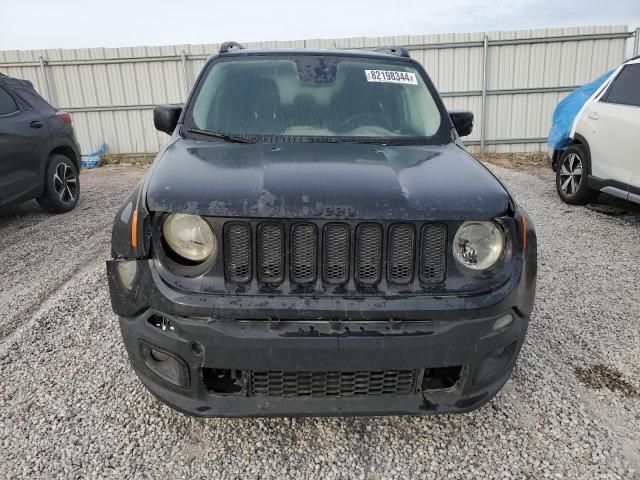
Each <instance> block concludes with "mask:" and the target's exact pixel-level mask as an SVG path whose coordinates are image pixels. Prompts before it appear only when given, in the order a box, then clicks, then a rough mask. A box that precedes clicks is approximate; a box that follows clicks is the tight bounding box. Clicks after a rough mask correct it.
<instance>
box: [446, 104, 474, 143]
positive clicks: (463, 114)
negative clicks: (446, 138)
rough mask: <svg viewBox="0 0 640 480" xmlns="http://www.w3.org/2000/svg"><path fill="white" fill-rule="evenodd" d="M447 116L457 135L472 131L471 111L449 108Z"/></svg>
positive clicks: (463, 135) (465, 134)
mask: <svg viewBox="0 0 640 480" xmlns="http://www.w3.org/2000/svg"><path fill="white" fill-rule="evenodd" d="M449 116H450V117H451V121H452V122H453V126H454V127H456V131H457V132H458V135H460V136H461V137H466V136H467V135H471V132H472V131H473V113H471V112H468V111H466V110H450V111H449Z"/></svg>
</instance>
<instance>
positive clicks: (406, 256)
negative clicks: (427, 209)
mask: <svg viewBox="0 0 640 480" xmlns="http://www.w3.org/2000/svg"><path fill="white" fill-rule="evenodd" d="M414 255H415V230H414V228H413V225H410V224H406V223H400V224H395V225H392V226H391V228H390V229H389V262H388V266H387V276H388V277H389V281H390V282H391V283H398V284H401V285H402V284H407V283H409V282H411V280H412V279H413V261H414V258H415V257H414Z"/></svg>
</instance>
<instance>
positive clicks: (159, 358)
mask: <svg viewBox="0 0 640 480" xmlns="http://www.w3.org/2000/svg"><path fill="white" fill-rule="evenodd" d="M149 355H150V356H151V358H153V359H154V360H155V361H156V362H166V361H167V360H169V355H168V354H166V353H164V352H161V351H160V350H156V349H155V348H151V349H149Z"/></svg>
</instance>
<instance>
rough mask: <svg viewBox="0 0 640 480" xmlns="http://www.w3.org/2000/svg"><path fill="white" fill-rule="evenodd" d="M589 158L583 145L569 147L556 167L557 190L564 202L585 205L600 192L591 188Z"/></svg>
mask: <svg viewBox="0 0 640 480" xmlns="http://www.w3.org/2000/svg"><path fill="white" fill-rule="evenodd" d="M589 171H590V165H589V159H588V158H587V154H586V150H585V149H584V147H583V146H582V145H572V146H571V147H569V148H567V149H566V150H565V151H564V152H562V155H560V159H559V160H558V165H557V168H556V190H557V191H558V196H559V197H560V198H561V199H562V201H563V202H565V203H568V204H571V205H584V204H586V203H589V202H591V201H593V200H595V198H596V197H597V196H598V192H597V191H596V190H593V189H591V188H589V185H588V181H587V178H588V173H589Z"/></svg>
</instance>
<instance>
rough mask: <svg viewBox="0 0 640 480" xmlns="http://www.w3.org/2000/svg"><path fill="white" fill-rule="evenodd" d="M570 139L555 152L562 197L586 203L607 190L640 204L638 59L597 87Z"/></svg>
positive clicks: (639, 74)
mask: <svg viewBox="0 0 640 480" xmlns="http://www.w3.org/2000/svg"><path fill="white" fill-rule="evenodd" d="M570 138H571V144H570V145H569V146H568V147H567V148H566V149H565V150H556V151H554V152H553V155H552V163H551V166H552V168H553V169H554V170H555V172H556V188H557V190H558V195H560V198H561V199H562V200H564V201H565V202H566V203H571V204H585V203H589V202H590V201H592V200H594V199H595V197H596V196H597V195H598V192H605V193H608V194H609V195H613V196H615V197H619V198H622V199H624V200H630V201H632V202H636V203H640V57H636V58H633V59H631V60H628V61H627V62H625V63H623V64H622V65H621V66H619V67H618V68H617V69H616V70H615V71H614V72H613V73H612V74H611V76H610V77H609V78H608V79H607V80H606V81H605V82H604V83H603V84H602V85H601V86H600V88H598V89H597V90H596V91H595V93H594V94H593V95H592V96H591V98H589V100H588V101H587V102H586V103H585V104H584V106H583V107H582V109H581V110H580V112H579V113H578V115H577V116H576V118H575V120H574V122H573V127H572V129H571V134H570Z"/></svg>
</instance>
